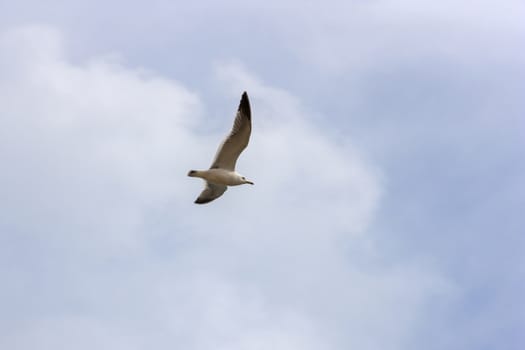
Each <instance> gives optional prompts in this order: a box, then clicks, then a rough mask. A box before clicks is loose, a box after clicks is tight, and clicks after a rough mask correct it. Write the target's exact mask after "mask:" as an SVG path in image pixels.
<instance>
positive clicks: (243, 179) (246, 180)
mask: <svg viewBox="0 0 525 350" xmlns="http://www.w3.org/2000/svg"><path fill="white" fill-rule="evenodd" d="M241 181H242V183H243V184H250V185H253V182H251V181H250V180H248V179H246V178H245V177H244V176H241Z"/></svg>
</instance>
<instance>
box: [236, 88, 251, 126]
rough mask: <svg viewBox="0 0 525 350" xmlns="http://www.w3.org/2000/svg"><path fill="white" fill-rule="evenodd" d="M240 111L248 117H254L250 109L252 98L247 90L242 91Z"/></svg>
mask: <svg viewBox="0 0 525 350" xmlns="http://www.w3.org/2000/svg"><path fill="white" fill-rule="evenodd" d="M239 112H241V113H243V114H244V115H245V116H246V117H248V119H250V120H251V119H252V112H251V109H250V100H249V99H248V94H247V93H246V91H244V92H243V93H242V97H241V102H240V103H239Z"/></svg>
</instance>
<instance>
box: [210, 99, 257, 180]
mask: <svg viewBox="0 0 525 350" xmlns="http://www.w3.org/2000/svg"><path fill="white" fill-rule="evenodd" d="M251 131H252V116H251V111H250V101H249V100H248V95H247V94H246V92H244V93H243V94H242V97H241V102H240V103H239V108H238V109H237V115H236V116H235V121H234V122H233V127H232V130H231V131H230V134H229V135H228V136H227V137H226V138H225V139H224V141H223V142H222V144H221V145H220V146H219V149H218V150H217V153H216V154H215V158H214V160H213V163H212V165H211V167H210V168H212V169H213V168H221V169H226V170H231V171H234V170H235V163H236V162H237V158H238V157H239V155H240V154H241V152H242V151H243V150H244V149H245V148H246V146H248V141H250V134H251Z"/></svg>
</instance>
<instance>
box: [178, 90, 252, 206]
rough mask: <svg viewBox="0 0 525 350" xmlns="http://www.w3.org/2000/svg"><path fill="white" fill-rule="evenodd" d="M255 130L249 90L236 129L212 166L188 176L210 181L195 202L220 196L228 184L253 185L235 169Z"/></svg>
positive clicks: (245, 94) (189, 173)
mask: <svg viewBox="0 0 525 350" xmlns="http://www.w3.org/2000/svg"><path fill="white" fill-rule="evenodd" d="M251 131H252V116H251V110H250V101H249V100H248V94H247V93H246V91H245V92H243V94H242V96H241V102H240V103H239V108H238V109H237V115H236V116H235V121H234V122H233V127H232V130H231V131H230V133H229V134H228V136H226V138H225V139H224V141H222V143H221V145H220V146H219V149H218V150H217V153H216V154H215V158H214V159H213V163H212V164H211V167H210V169H208V170H190V171H189V172H188V176H191V177H200V178H202V179H204V180H205V181H206V184H205V187H204V190H203V191H202V192H201V194H200V195H199V197H197V199H196V200H195V203H197V204H204V203H208V202H211V201H212V200H214V199H217V198H219V197H220V196H222V194H223V193H224V192H226V190H227V189H228V186H237V185H242V184H250V185H253V182H251V181H249V180H247V179H246V178H245V177H244V176H242V175H241V174H239V173H238V172H236V171H235V163H236V162H237V158H239V155H240V154H241V152H242V151H243V150H244V149H245V148H246V146H248V141H250V134H251Z"/></svg>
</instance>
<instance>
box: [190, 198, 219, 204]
mask: <svg viewBox="0 0 525 350" xmlns="http://www.w3.org/2000/svg"><path fill="white" fill-rule="evenodd" d="M213 199H215V198H213ZM213 199H202V198H201V197H199V198H197V199H196V200H195V202H193V203H195V204H206V203H209V202H211V201H212V200H213Z"/></svg>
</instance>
